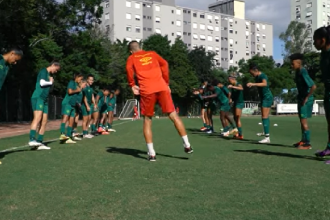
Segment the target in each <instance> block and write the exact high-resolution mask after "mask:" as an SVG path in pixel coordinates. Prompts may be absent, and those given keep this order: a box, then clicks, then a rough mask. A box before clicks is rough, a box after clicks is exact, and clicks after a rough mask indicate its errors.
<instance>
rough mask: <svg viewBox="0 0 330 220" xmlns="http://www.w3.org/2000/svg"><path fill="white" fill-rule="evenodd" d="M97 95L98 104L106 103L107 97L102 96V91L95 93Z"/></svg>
mask: <svg viewBox="0 0 330 220" xmlns="http://www.w3.org/2000/svg"><path fill="white" fill-rule="evenodd" d="M97 95H98V96H99V97H100V99H99V103H98V105H99V106H103V105H104V104H108V97H104V94H103V92H102V91H100V92H99V93H97Z"/></svg>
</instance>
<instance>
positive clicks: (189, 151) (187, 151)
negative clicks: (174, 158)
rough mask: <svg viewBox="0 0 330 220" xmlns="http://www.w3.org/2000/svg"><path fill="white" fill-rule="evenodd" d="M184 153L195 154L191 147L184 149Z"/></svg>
mask: <svg viewBox="0 0 330 220" xmlns="http://www.w3.org/2000/svg"><path fill="white" fill-rule="evenodd" d="M184 152H186V153H187V154H192V153H193V152H194V150H193V148H192V147H191V146H190V147H185V148H184Z"/></svg>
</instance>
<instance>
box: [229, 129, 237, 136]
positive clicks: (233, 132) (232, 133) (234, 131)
mask: <svg viewBox="0 0 330 220" xmlns="http://www.w3.org/2000/svg"><path fill="white" fill-rule="evenodd" d="M237 133H238V129H237V128H234V129H232V130H231V131H230V132H229V134H230V135H235V134H237Z"/></svg>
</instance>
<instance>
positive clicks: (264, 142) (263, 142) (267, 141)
mask: <svg viewBox="0 0 330 220" xmlns="http://www.w3.org/2000/svg"><path fill="white" fill-rule="evenodd" d="M259 143H260V144H268V143H270V138H269V137H265V138H264V139H262V140H261V141H259Z"/></svg>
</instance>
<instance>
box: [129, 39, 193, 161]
mask: <svg viewBox="0 0 330 220" xmlns="http://www.w3.org/2000/svg"><path fill="white" fill-rule="evenodd" d="M129 50H130V52H131V53H132V55H131V56H129V58H128V59H127V63H126V70H127V80H128V84H129V85H130V87H131V88H132V91H133V93H134V95H140V96H141V99H140V105H141V114H142V115H143V116H144V123H143V133H144V137H145V140H146V143H147V147H148V150H149V152H148V154H149V161H156V152H155V150H154V147H153V142H152V131H151V124H152V123H151V122H152V121H151V119H152V116H153V115H154V107H155V104H156V102H158V104H159V105H160V107H161V108H162V111H163V113H167V114H168V116H169V118H170V119H171V120H172V121H173V123H174V125H175V128H176V129H177V131H178V132H179V134H180V136H181V137H182V139H183V146H184V150H185V152H186V153H188V154H190V153H192V152H193V149H192V147H191V146H190V143H189V140H188V136H187V133H186V129H185V127H184V125H183V123H182V121H181V119H180V118H179V116H178V115H177V113H176V112H175V107H174V104H173V101H172V97H171V89H170V87H169V70H168V63H167V62H166V60H164V59H163V58H162V57H160V56H159V55H158V54H157V53H156V52H154V51H144V50H142V49H141V48H140V45H139V43H138V42H137V41H131V42H130V43H129ZM134 74H135V76H136V78H137V81H138V84H139V86H137V85H135V80H134Z"/></svg>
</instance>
